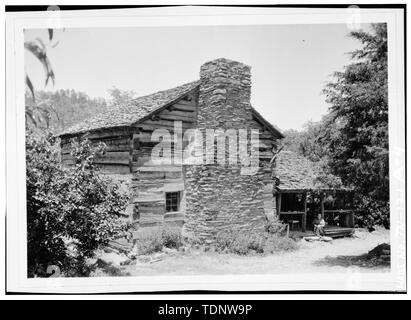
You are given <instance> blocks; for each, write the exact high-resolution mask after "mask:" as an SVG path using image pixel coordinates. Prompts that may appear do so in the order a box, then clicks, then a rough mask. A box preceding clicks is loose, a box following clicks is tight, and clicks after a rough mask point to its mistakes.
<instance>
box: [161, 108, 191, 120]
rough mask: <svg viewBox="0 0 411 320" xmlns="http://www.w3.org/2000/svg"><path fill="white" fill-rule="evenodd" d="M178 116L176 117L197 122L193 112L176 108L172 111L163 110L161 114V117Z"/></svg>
mask: <svg viewBox="0 0 411 320" xmlns="http://www.w3.org/2000/svg"><path fill="white" fill-rule="evenodd" d="M165 115H167V116H176V117H186V118H191V119H194V120H195V114H194V112H193V111H180V110H175V109H174V107H173V109H172V110H163V111H161V112H160V113H159V116H165Z"/></svg>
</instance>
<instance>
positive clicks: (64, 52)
mask: <svg viewBox="0 0 411 320" xmlns="http://www.w3.org/2000/svg"><path fill="white" fill-rule="evenodd" d="M364 27H367V26H364ZM349 32H350V30H349V29H348V27H347V26H346V25H345V24H332V25H330V24H328V25H324V24H322V25H320V24H318V25H264V26H204V27H192V26H190V27H134V28H88V29H74V28H73V29H65V30H64V32H63V31H62V30H57V31H56V32H55V39H56V41H58V44H57V45H56V46H54V47H53V46H52V44H51V43H49V44H47V39H48V34H47V30H39V29H33V30H26V32H25V40H32V39H35V38H40V39H42V40H43V42H45V43H46V46H47V48H48V50H47V52H48V56H49V59H50V61H51V64H52V66H53V69H54V73H55V75H56V82H55V85H54V86H53V85H51V84H49V85H48V86H47V87H45V86H44V71H43V69H42V67H41V65H40V63H39V62H38V61H37V60H36V59H35V58H34V57H33V56H32V55H31V53H29V52H26V54H25V69H26V72H27V73H28V75H29V76H30V78H31V80H32V82H33V85H34V87H35V89H36V90H59V89H74V90H77V91H82V92H85V93H87V94H88V95H89V96H90V97H95V98H96V97H103V98H108V90H109V89H110V88H112V87H113V86H114V87H117V88H119V89H123V90H133V91H134V92H135V93H136V96H141V95H145V94H150V93H154V92H156V91H160V90H165V89H169V88H172V87H174V86H178V85H181V84H184V83H187V82H191V81H194V80H197V79H198V78H199V71H200V66H201V65H202V64H203V63H205V62H207V61H210V60H213V59H216V58H227V59H231V60H236V61H240V62H243V63H245V64H247V65H249V66H251V79H252V89H251V91H252V96H251V103H252V105H253V107H254V108H256V109H257V110H258V111H259V112H260V113H261V114H262V115H263V116H264V117H265V118H266V119H267V120H268V121H270V122H271V123H273V124H274V125H276V126H278V127H279V128H280V129H282V130H286V129H297V130H300V129H302V127H303V124H304V123H306V122H307V121H309V120H312V121H318V120H320V119H321V116H322V115H324V114H325V113H326V112H327V108H328V107H329V106H328V105H327V103H326V102H325V96H324V95H323V94H322V90H323V88H324V85H325V84H326V83H327V81H329V80H330V79H332V78H331V74H332V73H333V72H335V71H341V70H342V69H343V67H344V66H345V65H347V64H348V63H349V62H350V60H349V55H348V54H347V53H348V52H350V51H353V50H355V49H357V48H359V47H360V43H359V42H358V41H357V40H354V39H352V38H350V37H348V33H349ZM54 43H55V42H54Z"/></svg>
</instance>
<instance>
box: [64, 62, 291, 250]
mask: <svg viewBox="0 0 411 320" xmlns="http://www.w3.org/2000/svg"><path fill="white" fill-rule="evenodd" d="M250 70H251V68H250V67H249V66H247V65H245V64H243V63H240V62H236V61H232V60H228V59H224V58H222V59H217V60H213V61H210V62H207V63H205V64H203V65H202V66H201V68H200V79H199V80H197V81H193V82H190V83H187V84H184V85H181V86H178V87H175V88H172V89H168V90H164V91H160V92H157V93H154V94H150V95H146V96H143V97H139V98H136V99H133V100H131V101H130V102H129V103H126V104H124V105H119V106H116V107H115V108H113V110H110V111H109V112H106V113H101V114H98V115H96V116H94V117H92V118H90V119H86V120H85V121H83V122H81V123H78V124H76V125H74V126H73V127H71V128H68V129H67V130H65V131H64V132H62V133H60V134H59V136H60V138H61V150H62V161H63V163H64V164H65V165H70V164H72V163H73V159H72V158H71V156H70V148H69V146H70V139H71V138H73V137H81V136H85V137H87V138H88V139H90V140H91V141H92V142H93V143H98V142H104V143H105V144H106V146H107V150H106V153H105V154H104V155H102V156H101V157H99V158H98V159H96V161H95V162H96V164H97V165H98V166H100V168H101V170H102V172H104V173H105V174H107V175H110V176H112V177H113V178H114V179H116V180H118V181H120V182H121V183H122V184H124V185H126V188H128V189H129V190H130V192H131V195H132V196H131V202H130V205H129V208H128V212H129V216H130V220H131V221H132V223H133V226H134V227H133V228H134V230H135V231H134V236H137V235H138V232H140V231H141V230H144V229H147V228H151V227H157V226H161V225H163V224H166V225H177V226H181V227H182V228H183V231H184V233H185V234H187V235H190V234H191V235H194V236H195V237H196V238H197V239H199V240H200V241H203V242H209V243H210V242H213V240H214V239H215V236H216V235H217V233H219V232H224V231H225V230H230V229H235V230H239V231H240V232H248V231H251V230H253V231H255V230H257V231H261V232H263V231H264V227H265V223H266V221H267V219H270V218H271V217H273V215H276V214H277V212H278V211H279V212H281V205H280V207H279V206H278V203H277V201H278V200H279V201H281V199H282V197H283V198H284V196H282V194H283V193H282V191H283V190H280V189H278V188H277V186H276V181H278V179H276V177H275V166H276V161H274V160H275V155H276V154H277V152H278V150H279V148H278V145H279V144H278V142H279V140H280V139H282V138H283V137H284V136H283V134H282V133H281V131H280V130H279V129H278V128H277V127H276V126H275V125H273V124H271V123H270V122H269V121H267V120H266V119H265V118H264V117H263V116H262V115H261V114H260V113H259V112H258V111H257V110H256V109H255V108H254V107H253V106H252V105H251V102H250V96H251V71H250ZM217 128H218V129H219V130H220V129H221V130H222V132H223V139H224V145H228V148H230V146H232V145H235V146H236V142H237V140H228V141H226V140H225V138H226V136H225V135H224V134H226V133H227V132H228V131H229V130H244V129H245V130H247V132H252V131H253V132H257V134H258V147H257V149H258V166H257V168H256V170H253V172H252V173H251V174H250V173H247V170H244V169H245V168H244V165H243V164H242V163H241V161H238V162H235V163H232V162H228V161H224V156H228V154H226V153H223V161H222V162H218V163H216V162H217V158H218V155H216V154H215V153H214V149H212V155H213V156H212V158H213V159H214V160H216V161H214V162H213V161H212V162H207V161H206V160H205V159H204V158H205V157H203V154H201V157H200V158H201V159H200V161H199V162H196V163H195V164H193V163H189V164H187V163H182V162H178V161H175V162H171V163H167V164H165V163H161V164H158V163H156V162H155V161H153V159H152V155H153V150H154V149H155V148H156V146H158V143H159V139H153V137H154V136H156V132H158V130H163V131H164V130H166V132H168V133H169V136H168V139H169V140H170V141H169V142H170V143H169V144H168V148H171V149H173V150H167V148H163V149H162V151H161V154H163V155H164V154H171V153H172V154H173V156H174V157H175V155H176V154H178V152H179V151H182V150H183V149H185V148H186V147H187V145H189V144H190V143H189V141H186V140H185V139H184V138H185V136H186V133H188V132H190V130H197V131H198V132H200V133H201V135H204V134H207V130H210V129H211V130H215V129H217ZM249 135H250V134H248V135H247V136H246V137H247V138H248V137H249ZM217 136H218V134H215V136H213V137H212V147H214V145H215V138H217V139H218V137H217ZM165 137H166V135H163V137H162V139H163V140H164V139H165ZM205 140H206V139H205ZM180 141H182V142H180ZM206 148H207V147H206ZM250 148H251V147H250ZM175 150H177V151H178V152H177V153H174V152H175ZM208 151H209V150H208ZM246 151H247V149H246ZM230 152H231V151H230ZM250 152H251V151H250ZM273 173H274V174H273Z"/></svg>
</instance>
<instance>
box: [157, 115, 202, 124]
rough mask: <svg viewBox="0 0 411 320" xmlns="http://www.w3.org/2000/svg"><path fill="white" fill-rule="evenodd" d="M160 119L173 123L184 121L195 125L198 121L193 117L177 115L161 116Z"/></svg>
mask: <svg viewBox="0 0 411 320" xmlns="http://www.w3.org/2000/svg"><path fill="white" fill-rule="evenodd" d="M160 119H161V120H171V121H183V122H187V123H194V122H195V121H196V119H195V118H193V117H184V116H175V115H169V114H164V115H163V114H162V115H160Z"/></svg>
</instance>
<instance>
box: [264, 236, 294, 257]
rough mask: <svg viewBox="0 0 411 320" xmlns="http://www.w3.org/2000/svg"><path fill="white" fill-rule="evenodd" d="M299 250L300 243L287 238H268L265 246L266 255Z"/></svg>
mask: <svg viewBox="0 0 411 320" xmlns="http://www.w3.org/2000/svg"><path fill="white" fill-rule="evenodd" d="M297 249H298V243H297V242H296V241H295V240H293V239H291V238H287V237H279V236H271V237H268V238H267V239H266V241H265V244H264V253H266V254H270V253H276V252H284V251H294V250H297Z"/></svg>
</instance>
